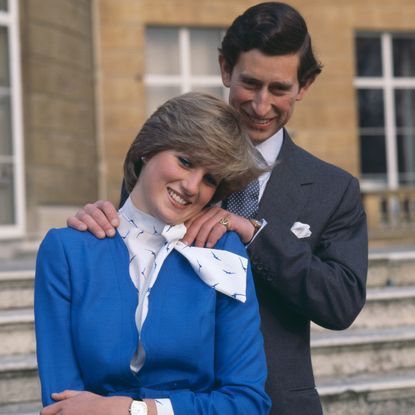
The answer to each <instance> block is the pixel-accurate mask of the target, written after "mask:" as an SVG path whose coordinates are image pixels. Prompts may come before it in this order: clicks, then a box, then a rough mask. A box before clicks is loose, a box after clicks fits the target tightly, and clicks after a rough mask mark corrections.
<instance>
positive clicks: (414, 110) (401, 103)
mask: <svg viewBox="0 0 415 415" xmlns="http://www.w3.org/2000/svg"><path fill="white" fill-rule="evenodd" d="M395 108H396V126H397V127H398V128H402V127H404V128H408V127H415V89H396V90H395Z"/></svg>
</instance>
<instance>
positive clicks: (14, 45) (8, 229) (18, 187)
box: [0, 0, 26, 240]
mask: <svg viewBox="0 0 415 415" xmlns="http://www.w3.org/2000/svg"><path fill="white" fill-rule="evenodd" d="M0 26H1V27H5V28H6V30H7V32H8V49H9V56H8V57H9V62H8V63H9V69H10V87H9V88H1V89H2V91H1V93H3V94H6V95H9V96H10V109H11V130H12V131H11V133H12V145H13V151H12V155H11V156H1V155H0V162H1V161H4V162H6V163H12V170H13V208H14V212H15V221H14V223H13V224H10V225H0V240H1V239H10V238H15V237H21V236H23V235H24V234H25V232H26V215H25V213H26V212H25V203H26V201H25V183H24V148H23V113H22V91H21V85H22V81H21V65H20V37H19V5H18V0H9V1H8V9H7V11H0Z"/></svg>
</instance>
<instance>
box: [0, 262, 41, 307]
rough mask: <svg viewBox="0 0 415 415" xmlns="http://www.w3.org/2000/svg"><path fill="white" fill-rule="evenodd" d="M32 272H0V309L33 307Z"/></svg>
mask: <svg viewBox="0 0 415 415" xmlns="http://www.w3.org/2000/svg"><path fill="white" fill-rule="evenodd" d="M34 277H35V272H34V271H33V270H10V271H9V270H7V271H1V272H0V309H3V310H5V309H9V308H24V307H33V284H34Z"/></svg>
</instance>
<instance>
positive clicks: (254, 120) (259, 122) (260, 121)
mask: <svg viewBox="0 0 415 415" xmlns="http://www.w3.org/2000/svg"><path fill="white" fill-rule="evenodd" d="M245 116H246V118H247V119H248V123H249V124H251V125H256V126H258V127H268V126H269V125H270V124H271V123H272V121H273V120H274V119H275V117H272V118H259V117H255V116H252V115H250V114H248V113H245Z"/></svg>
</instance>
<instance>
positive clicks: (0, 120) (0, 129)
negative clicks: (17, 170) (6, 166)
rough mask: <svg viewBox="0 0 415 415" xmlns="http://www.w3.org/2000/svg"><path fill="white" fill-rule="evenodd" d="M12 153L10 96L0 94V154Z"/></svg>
mask: <svg viewBox="0 0 415 415" xmlns="http://www.w3.org/2000/svg"><path fill="white" fill-rule="evenodd" d="M11 155H12V131H11V112H10V98H9V97H8V96H1V95H0V156H11Z"/></svg>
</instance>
